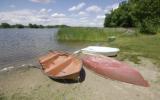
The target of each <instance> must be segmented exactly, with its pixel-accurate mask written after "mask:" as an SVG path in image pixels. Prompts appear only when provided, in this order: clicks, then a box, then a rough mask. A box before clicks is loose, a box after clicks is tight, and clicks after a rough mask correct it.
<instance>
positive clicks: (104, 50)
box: [81, 46, 120, 56]
mask: <svg viewBox="0 0 160 100" xmlns="http://www.w3.org/2000/svg"><path fill="white" fill-rule="evenodd" d="M81 51H82V52H83V53H93V54H101V55H105V56H116V55H117V53H118V52H119V51H120V50H119V48H111V47H101V46H88V47H86V48H83V49H81Z"/></svg>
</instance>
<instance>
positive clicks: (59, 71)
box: [39, 51, 82, 79]
mask: <svg viewBox="0 0 160 100" xmlns="http://www.w3.org/2000/svg"><path fill="white" fill-rule="evenodd" d="M39 62H40V64H41V65H42V71H43V72H44V73H45V74H46V75H47V76H49V77H51V78H54V79H77V78H78V77H79V74H80V70H81V68H82V62H81V60H80V59H78V58H77V57H76V56H74V55H72V54H68V53H65V52H58V51H53V52H49V53H48V54H46V55H44V56H42V57H40V58H39Z"/></svg>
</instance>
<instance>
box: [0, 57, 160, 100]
mask: <svg viewBox="0 0 160 100" xmlns="http://www.w3.org/2000/svg"><path fill="white" fill-rule="evenodd" d="M140 59H141V61H140V64H134V63H133V62H130V61H128V60H125V61H124V62H126V63H128V64H130V65H132V66H134V67H135V68H136V69H138V70H139V71H140V72H141V74H142V75H143V76H144V78H145V79H146V80H148V81H149V83H150V85H151V86H150V87H148V88H146V87H140V86H136V85H132V84H127V83H123V82H118V81H113V80H110V79H105V78H103V77H101V76H99V75H97V74H95V73H94V72H92V71H90V70H88V69H86V68H85V67H84V70H85V74H86V76H85V80H84V81H83V82H76V83H67V82H57V81H55V80H52V79H50V78H48V77H47V76H45V75H44V74H43V73H42V72H41V70H39V69H37V68H33V67H23V68H16V69H12V70H9V71H3V72H1V73H0V100H98V99H99V100H159V97H160V92H159V91H160V85H159V82H160V73H159V71H158V69H157V67H156V65H155V64H154V63H152V62H151V60H150V59H146V58H142V57H141V58H140Z"/></svg>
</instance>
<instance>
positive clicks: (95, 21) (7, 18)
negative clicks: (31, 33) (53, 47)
mask: <svg viewBox="0 0 160 100" xmlns="http://www.w3.org/2000/svg"><path fill="white" fill-rule="evenodd" d="M122 1H123V0H0V23H3V22H7V23H9V24H23V25H27V24H29V23H33V24H42V25H62V24H65V25H69V26H84V27H85V26H87V27H95V26H96V27H102V26H103V23H104V18H105V14H106V13H109V12H110V11H111V10H112V9H113V10H114V9H116V8H118V5H119V3H120V2H122Z"/></svg>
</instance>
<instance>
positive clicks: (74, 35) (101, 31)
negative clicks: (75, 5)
mask: <svg viewBox="0 0 160 100" xmlns="http://www.w3.org/2000/svg"><path fill="white" fill-rule="evenodd" d="M125 31H126V29H123V28H119V29H117V28H84V27H70V28H60V29H59V31H58V34H57V38H58V40H70V41H107V40H108V37H109V36H117V35H118V34H119V33H124V32H125Z"/></svg>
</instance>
